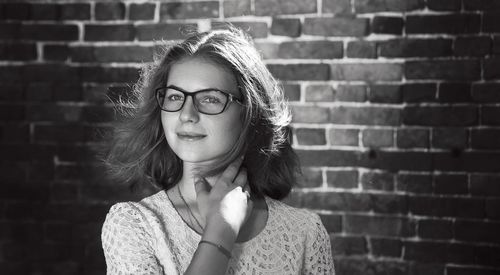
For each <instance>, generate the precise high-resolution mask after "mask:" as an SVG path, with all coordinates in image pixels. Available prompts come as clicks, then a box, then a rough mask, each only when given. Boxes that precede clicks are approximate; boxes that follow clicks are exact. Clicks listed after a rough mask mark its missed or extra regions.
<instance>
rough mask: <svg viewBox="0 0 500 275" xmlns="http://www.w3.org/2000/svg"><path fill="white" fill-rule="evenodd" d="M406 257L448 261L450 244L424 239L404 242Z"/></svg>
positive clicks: (428, 260) (430, 260) (427, 260)
mask: <svg viewBox="0 0 500 275" xmlns="http://www.w3.org/2000/svg"><path fill="white" fill-rule="evenodd" d="M404 250H405V253H404V259H405V260H415V261H418V262H446V260H447V257H446V256H447V252H448V245H447V244H446V243H437V242H436V243H434V242H423V241H418V242H415V241H409V242H405V243H404Z"/></svg>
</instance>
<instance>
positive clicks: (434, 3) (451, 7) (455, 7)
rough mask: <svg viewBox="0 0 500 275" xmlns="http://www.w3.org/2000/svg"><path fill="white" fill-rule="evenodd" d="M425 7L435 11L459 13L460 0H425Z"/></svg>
mask: <svg viewBox="0 0 500 275" xmlns="http://www.w3.org/2000/svg"><path fill="white" fill-rule="evenodd" d="M427 7H428V8H429V9H430V10H436V11H459V10H460V9H461V8H462V1H461V0H427Z"/></svg>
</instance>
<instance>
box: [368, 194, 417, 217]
mask: <svg viewBox="0 0 500 275" xmlns="http://www.w3.org/2000/svg"><path fill="white" fill-rule="evenodd" d="M370 201H371V209H372V210H373V211H374V212H375V213H393V214H395V213H408V199H407V197H406V196H400V195H393V194H376V193H374V194H370Z"/></svg>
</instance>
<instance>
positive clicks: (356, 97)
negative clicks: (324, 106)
mask: <svg viewBox="0 0 500 275" xmlns="http://www.w3.org/2000/svg"><path fill="white" fill-rule="evenodd" d="M336 99H337V101H353V102H364V101H366V86H364V85H339V86H338V87H337V94H336Z"/></svg>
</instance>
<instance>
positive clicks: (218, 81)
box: [161, 58, 243, 164]
mask: <svg viewBox="0 0 500 275" xmlns="http://www.w3.org/2000/svg"><path fill="white" fill-rule="evenodd" d="M171 85H173V86H176V87H179V88H181V89H182V90H184V91H186V92H188V93H192V92H196V91H199V90H202V89H207V88H216V89H218V90H222V91H225V92H227V93H230V94H232V95H234V96H235V97H237V98H239V99H242V95H241V93H240V92H239V91H238V88H237V82H236V78H235V77H234V75H233V74H232V73H230V72H229V71H228V70H226V69H225V68H224V67H222V66H221V65H219V64H217V63H214V62H212V61H210V60H207V59H203V58H189V59H184V60H181V61H179V62H176V63H175V64H173V65H172V67H171V68H170V72H169V75H168V80H167V86H171ZM185 100H186V101H185V103H184V106H183V107H182V109H181V110H179V111H177V112H165V111H162V112H161V123H162V126H163V130H164V132H165V136H166V139H167V142H168V144H169V145H170V147H171V148H172V150H173V151H174V153H175V154H176V155H177V156H178V157H179V158H180V159H182V160H183V161H184V162H187V163H199V164H203V163H204V164H210V163H212V162H214V161H217V160H218V159H220V158H222V157H223V156H224V155H225V154H227V153H228V152H229V151H230V150H231V148H232V147H233V146H234V145H235V143H236V141H237V139H238V137H239V135H240V133H241V131H242V122H241V119H240V114H241V112H242V111H243V107H242V106H241V105H240V104H238V103H237V102H228V106H227V107H226V109H225V110H224V112H222V113H220V114H217V115H207V114H202V113H200V112H198V111H197V110H196V109H195V106H194V103H193V97H191V96H186V99H185Z"/></svg>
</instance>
